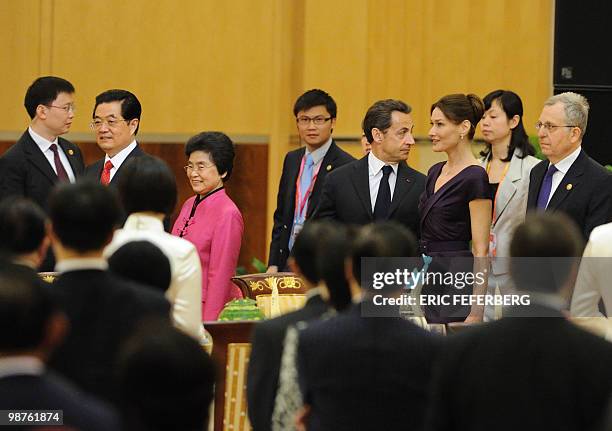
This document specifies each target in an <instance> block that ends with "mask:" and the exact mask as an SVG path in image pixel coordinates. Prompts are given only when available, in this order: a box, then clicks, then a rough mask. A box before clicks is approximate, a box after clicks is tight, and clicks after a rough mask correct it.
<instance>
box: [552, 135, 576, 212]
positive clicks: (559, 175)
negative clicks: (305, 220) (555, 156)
mask: <svg viewBox="0 0 612 431" xmlns="http://www.w3.org/2000/svg"><path fill="white" fill-rule="evenodd" d="M581 149H582V147H581V146H578V148H576V149H575V150H574V151H573V152H572V153H571V154H570V155H569V156H567V157H566V158H564V159H563V160H561V161H559V162H558V163H555V168H557V172H555V173H554V174H553V177H552V186H551V188H550V195H548V202H550V199H551V198H552V197H553V195H554V194H555V190H557V187H559V184H561V181H563V177H565V174H567V171H569V168H571V167H572V165H573V164H574V162H575V161H576V159H577V158H578V156H579V155H580V150H581ZM549 166H550V165H549ZM548 202H546V206H548Z"/></svg>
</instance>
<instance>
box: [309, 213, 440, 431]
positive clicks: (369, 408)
mask: <svg viewBox="0 0 612 431" xmlns="http://www.w3.org/2000/svg"><path fill="white" fill-rule="evenodd" d="M416 254H417V243H416V239H415V237H414V235H413V234H412V233H411V232H410V231H408V230H407V229H406V228H405V227H404V226H401V225H399V224H398V223H396V222H383V223H376V224H371V225H369V226H366V227H364V228H363V230H362V231H361V233H360V234H359V236H358V237H357V239H356V240H355V242H354V244H353V246H352V257H351V260H350V263H349V264H347V270H346V272H347V274H352V277H351V280H350V284H351V288H352V289H354V290H357V291H359V290H361V293H362V295H363V298H364V301H369V300H370V299H371V298H372V296H373V290H371V289H370V288H368V287H366V284H365V283H364V284H362V285H361V286H360V282H359V281H358V280H361V279H362V257H377V258H387V257H396V256H408V257H409V256H416ZM387 262H388V260H387ZM389 294H397V292H395V291H394V293H391V292H389ZM437 341H438V340H437V339H436V338H435V337H434V336H433V335H432V334H430V333H428V332H426V331H424V330H423V329H421V328H418V327H417V326H416V325H413V324H412V323H410V322H408V321H407V320H404V319H401V318H399V317H362V315H361V304H355V305H353V307H352V308H351V309H349V310H347V311H346V312H344V313H341V314H338V315H337V316H336V317H333V318H331V319H329V320H326V321H321V322H314V323H311V324H310V325H309V326H308V328H306V329H305V330H304V331H302V332H301V334H300V337H299V344H298V370H299V380H300V386H301V390H302V394H303V399H304V404H305V408H304V413H302V415H301V419H300V421H301V422H303V423H304V424H306V425H307V427H306V428H307V429H308V430H309V431H317V430H347V431H349V430H350V431H353V430H394V429H406V430H416V429H421V427H422V425H423V420H424V412H425V409H426V406H427V402H428V396H427V392H428V386H429V383H430V381H429V380H430V370H431V367H432V363H433V361H434V355H435V351H436V350H437Z"/></svg>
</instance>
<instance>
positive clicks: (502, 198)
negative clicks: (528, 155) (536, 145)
mask: <svg viewBox="0 0 612 431" xmlns="http://www.w3.org/2000/svg"><path fill="white" fill-rule="evenodd" d="M522 165H523V160H522V159H519V158H518V157H517V156H516V154H515V155H513V156H512V159H511V160H510V166H509V167H508V172H506V176H505V178H504V179H503V180H502V182H501V184H500V185H499V189H498V191H497V196H496V197H497V199H496V200H495V202H494V206H495V221H494V223H493V225H495V223H497V220H499V216H500V215H501V214H502V213H503V212H504V210H505V209H506V207H507V206H508V203H510V200H511V199H512V197H513V196H514V194H515V193H516V190H517V188H516V184H515V183H516V182H517V181H520V180H521V177H522Z"/></svg>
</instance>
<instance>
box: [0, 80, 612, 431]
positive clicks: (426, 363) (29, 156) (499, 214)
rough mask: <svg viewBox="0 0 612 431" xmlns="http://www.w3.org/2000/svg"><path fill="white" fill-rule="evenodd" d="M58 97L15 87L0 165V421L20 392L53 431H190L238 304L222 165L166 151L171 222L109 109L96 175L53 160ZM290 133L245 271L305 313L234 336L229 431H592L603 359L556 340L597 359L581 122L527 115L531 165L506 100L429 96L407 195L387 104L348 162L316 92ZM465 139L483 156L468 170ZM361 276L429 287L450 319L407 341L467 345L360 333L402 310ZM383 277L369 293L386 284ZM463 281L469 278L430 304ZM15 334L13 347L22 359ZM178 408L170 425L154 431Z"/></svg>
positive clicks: (398, 292)
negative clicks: (20, 130)
mask: <svg viewBox="0 0 612 431" xmlns="http://www.w3.org/2000/svg"><path fill="white" fill-rule="evenodd" d="M74 91H75V90H74V87H73V86H72V84H71V83H69V82H68V81H66V80H64V79H62V78H58V77H42V78H39V79H37V80H36V81H34V82H33V83H32V85H31V86H30V87H29V88H28V90H27V92H26V96H25V101H24V105H25V107H26V110H27V112H28V114H29V115H30V117H31V120H32V121H31V123H30V125H29V127H28V129H27V130H26V131H25V132H24V134H23V136H22V137H21V138H20V139H19V141H18V142H17V143H16V144H15V145H13V146H12V147H11V148H9V149H8V150H7V151H6V152H5V153H4V154H3V155H2V156H1V157H0V259H1V261H2V268H6V270H4V269H2V271H3V272H1V273H0V307H2V308H3V309H4V310H6V314H4V313H3V316H2V318H4V319H6V322H7V323H6V325H4V326H3V330H2V334H1V337H2V338H4V339H3V340H0V344H2V348H1V349H2V352H3V354H2V355H0V356H1V357H0V398H1V399H3V400H4V399H7V400H8V399H10V394H11V391H19V392H18V393H19V394H21V395H20V396H22V398H19V397H15V398H14V402H12V403H9V402H8V401H7V408H15V409H18V408H24V407H23V406H27V404H28V402H29V400H30V399H31V398H32V393H36V392H37V391H39V392H41V393H43V394H45V396H44V397H41V398H40V400H41V402H42V403H43V404H40V406H41V408H52V407H55V406H59V407H57V408H62V409H65V423H66V424H68V425H71V426H73V427H76V428H77V429H118V428H117V427H118V426H119V425H117V424H118V423H119V422H120V421H122V422H123V424H124V425H123V426H124V427H127V428H128V429H143V430H144V429H160V430H161V429H170V428H172V429H177V430H179V429H185V430H187V429H200V426H204V425H203V424H206V423H207V421H208V406H209V404H210V402H211V399H212V393H213V392H212V386H213V380H214V373H213V369H212V365H211V363H210V358H209V357H208V356H207V354H206V353H204V351H203V350H202V345H207V344H208V343H210V342H211V340H210V338H209V336H208V334H207V333H206V331H205V324H203V323H204V322H207V321H213V320H216V319H217V318H218V316H219V314H220V313H221V311H222V310H223V308H224V306H225V305H226V304H227V303H228V302H230V301H231V300H233V299H236V298H240V297H241V296H242V294H241V292H240V290H239V288H238V287H237V286H236V285H235V284H233V283H232V280H231V278H232V276H233V275H234V274H235V272H236V267H237V265H238V256H239V254H240V245H241V242H242V237H243V234H244V230H245V226H244V223H243V219H242V215H241V212H240V209H239V207H238V206H237V205H236V204H235V203H234V202H233V201H232V199H231V198H230V196H229V195H228V194H227V192H226V190H225V188H224V184H225V182H226V181H227V180H229V179H230V176H231V174H232V170H233V166H234V158H235V152H234V144H233V142H232V141H231V139H230V138H229V137H228V136H227V135H226V134H224V133H222V132H202V133H198V134H196V135H194V136H193V137H192V138H190V139H189V140H188V142H187V143H186V145H185V156H186V166H185V167H184V170H185V173H186V176H187V179H186V180H187V181H188V182H189V185H190V187H191V189H192V191H193V193H194V196H193V197H191V198H189V199H187V200H186V201H185V202H184V203H182V206H181V207H180V209H179V212H178V216H177V217H176V218H175V219H174V220H172V215H173V213H174V211H175V209H176V208H175V207H176V204H177V184H176V182H177V179H176V177H175V175H174V173H173V172H172V170H171V169H170V167H169V166H168V164H167V163H166V162H165V161H163V160H161V159H159V158H156V157H153V156H150V155H147V154H146V153H145V152H144V150H143V148H141V145H140V144H139V143H137V141H136V135H137V132H138V130H139V126H140V117H141V112H142V108H141V105H140V102H139V101H138V99H137V97H136V96H135V95H134V94H133V93H131V92H129V91H126V90H118V89H114V90H108V91H105V92H103V93H101V94H100V95H98V97H96V100H95V106H94V110H93V114H92V123H91V126H92V129H93V130H94V132H95V135H96V142H97V144H98V146H99V147H100V148H101V149H102V150H103V151H104V153H105V157H104V159H101V160H99V161H97V162H95V163H94V164H92V165H90V166H88V167H85V166H84V162H83V157H82V156H81V153H80V151H79V149H78V146H76V145H74V144H72V143H70V142H68V141H67V140H65V139H64V138H62V137H61V135H63V134H65V133H67V132H68V131H69V129H70V125H71V123H72V120H73V118H74V115H75V109H74V102H73V100H74ZM293 112H294V115H295V120H296V126H297V131H298V134H299V136H300V139H301V143H302V144H303V146H301V147H300V148H299V149H297V150H293V151H291V152H289V153H288V154H287V155H286V157H285V161H284V163H283V168H282V175H281V179H280V183H279V186H278V198H277V202H276V211H275V212H274V220H273V222H274V227H273V229H272V239H271V242H270V255H269V261H268V272H270V273H275V272H278V271H287V270H289V271H291V272H293V273H295V274H296V275H297V276H298V277H300V278H301V280H302V281H303V283H304V285H305V287H306V291H307V293H306V297H307V300H306V303H305V305H304V306H303V308H301V309H299V310H297V311H294V312H291V313H289V314H285V315H283V316H280V317H277V318H275V319H271V320H269V321H266V322H263V323H259V324H257V325H256V326H255V330H254V333H253V338H252V353H251V360H250V363H249V370H248V371H249V372H248V378H247V398H248V409H249V411H248V414H249V418H250V420H251V425H252V426H253V428H254V429H255V430H271V429H274V430H287V429H308V430H327V429H330V430H331V429H333V430H342V429H346V430H358V429H363V430H368V429H401V428H406V429H440V430H442V429H485V428H491V427H495V428H502V429H516V428H521V427H525V424H526V423H529V424H530V425H529V427H532V428H534V429H543V428H547V427H551V428H552V427H554V428H566V429H585V430H587V429H596V427H598V426H603V422H602V421H605V419H604V411H605V409H606V407H607V406H608V404H609V400H610V396H611V393H612V375H611V372H610V371H609V368H610V367H609V366H606V365H607V364H608V362H607V361H608V360H610V359H612V345H611V344H609V341H606V340H605V339H604V338H602V337H598V336H595V335H591V334H589V333H587V332H584V331H583V330H582V329H579V328H578V327H577V326H576V325H574V324H573V323H570V322H568V320H567V319H566V316H568V315H569V314H570V313H571V314H572V315H573V316H581V317H592V318H598V319H599V320H598V322H600V323H601V322H604V323H601V325H600V328H603V329H600V332H601V333H602V334H603V335H604V336H606V335H607V336H608V337H610V339H612V337H611V335H612V330H610V320H606V317H605V316H606V315H607V313H609V310H612V294H611V293H610V292H612V290H611V289H610V287H609V286H608V285H607V280H608V279H609V277H607V276H606V275H607V274H608V273H609V271H610V267H612V266H611V265H609V264H608V263H607V260H606V259H605V258H606V257H610V254H611V251H610V250H611V249H610V247H609V246H608V243H610V240H612V231H611V228H610V226H612V224H611V222H612V174H610V173H609V172H608V171H607V170H606V169H605V168H604V167H602V166H601V165H599V164H598V163H597V162H595V161H594V160H592V159H591V158H590V157H589V156H588V155H587V154H586V153H585V151H584V150H583V148H582V145H581V144H582V138H583V135H584V133H585V131H586V126H587V121H588V112H589V106H588V102H587V100H586V99H585V98H584V97H583V96H581V95H579V94H576V93H562V94H558V95H555V96H552V97H550V98H549V99H548V100H546V101H545V102H544V106H543V108H542V111H541V114H540V116H539V119H538V122H537V123H536V126H535V127H536V130H537V134H538V138H539V143H540V149H541V153H542V155H543V160H538V159H536V158H535V157H533V155H534V154H535V149H534V147H533V146H532V144H531V143H530V142H529V140H528V136H527V133H526V131H525V126H524V124H523V105H522V101H521V99H520V97H519V96H518V95H517V94H516V93H514V92H512V91H506V90H496V91H493V92H491V93H489V94H487V95H486V96H485V97H484V98H483V99H481V98H480V97H478V96H477V95H474V94H449V95H445V96H443V97H441V98H440V99H438V100H437V101H435V102H434V103H433V104H432V106H431V110H430V116H431V129H430V130H429V138H430V140H431V143H432V150H433V151H435V152H441V153H445V154H446V156H447V159H446V161H443V162H440V163H437V164H435V165H433V166H432V167H431V168H430V169H429V171H428V172H427V174H426V175H425V174H424V173H421V172H418V171H417V170H416V169H414V168H413V167H410V166H409V165H408V163H407V159H408V156H409V153H410V151H411V149H412V147H413V146H414V144H415V139H414V120H413V116H412V115H413V112H412V108H411V107H410V105H408V104H407V103H406V102H404V101H402V100H397V99H384V100H379V101H377V102H375V103H374V104H372V106H371V107H370V108H369V109H368V110H367V112H366V113H365V116H364V119H363V123H362V129H363V139H362V145H363V149H364V153H365V155H364V157H363V158H361V159H360V160H354V159H353V158H352V156H350V155H349V154H348V153H346V152H344V151H343V150H341V149H340V148H339V147H338V145H337V144H336V142H335V141H334V139H333V137H332V134H333V128H334V126H335V124H336V116H337V106H336V103H335V101H334V100H333V98H332V97H331V96H330V95H329V94H328V93H326V92H325V91H322V90H319V89H313V90H309V91H307V92H305V93H304V94H302V95H300V96H299V97H298V99H297V100H296V103H295V105H294V107H293ZM479 123H481V127H482V134H483V137H484V140H485V143H486V146H485V149H484V151H483V152H482V153H481V155H480V156H481V157H480V158H477V157H475V156H474V153H473V152H472V144H473V139H474V136H475V132H476V127H477V125H478V124H479ZM363 141H365V142H363ZM182 181H184V179H182ZM585 244H586V248H585ZM581 256H584V258H583V259H582V262H579V259H576V258H579V257H581ZM365 258H380V259H382V260H381V262H391V260H390V259H389V258H404V259H411V260H410V261H411V262H421V263H422V265H424V268H426V267H428V268H429V271H430V272H435V271H438V272H444V273H446V274H450V275H451V279H450V280H451V281H450V282H449V281H447V280H444V281H438V282H434V283H426V284H424V286H423V294H424V296H427V297H436V298H443V297H448V298H450V299H449V301H450V302H451V303H450V304H449V303H443V302H437V303H435V304H433V305H432V304H431V303H429V304H426V305H422V307H420V308H421V311H422V313H423V315H424V317H425V318H426V319H427V321H428V322H429V323H437V324H450V323H452V322H463V323H465V324H475V325H474V326H475V327H474V328H472V329H471V330H468V331H466V332H465V334H461V335H456V336H449V337H439V336H437V335H434V334H433V333H432V332H428V331H427V330H425V329H423V328H419V327H417V326H416V325H414V324H413V323H411V322H410V321H408V320H406V319H404V318H402V316H401V308H394V307H391V308H389V309H385V310H386V311H389V310H390V312H391V314H392V315H393V316H392V317H388V315H387V314H385V316H387V317H364V311H363V310H364V308H363V307H364V306H366V307H367V306H369V305H371V304H374V303H376V301H378V300H379V299H376V298H378V297H381V296H383V297H384V298H385V301H386V303H387V304H399V302H400V301H401V300H402V298H403V297H404V296H405V295H404V292H405V290H406V283H396V285H393V283H389V285H388V286H385V288H383V289H382V291H379V290H377V288H375V287H373V285H372V284H371V283H370V282H369V281H368V280H367V277H364V274H370V272H369V271H370V267H369V266H368V265H369V264H368V263H367V259H366V260H363V259H365ZM523 258H534V259H536V262H537V263H536V264H535V266H529V265H528V264H527V263H524V262H525V261H523V260H521V259H523ZM553 258H555V259H568V260H566V261H563V260H562V261H559V260H550V259H553ZM546 259H549V260H546ZM440 262H443V263H440ZM517 262H520V264H519V263H517ZM559 262H563V263H562V264H560V263H559ZM387 264H388V265H391V266H392V263H382V264H381V265H382V267H381V268H383V269H382V270H381V271H383V272H386V273H389V272H393V271H392V269H391V266H390V267H389V268H388V269H385V268H386V266H385V265H387ZM46 271H55V272H56V273H57V278H56V279H55V281H54V283H53V284H52V285H46V284H45V283H43V282H42V281H41V279H40V277H37V274H36V273H37V272H46ZM424 271H426V270H424ZM466 272H472V273H473V274H481V273H484V274H487V275H486V276H485V277H484V278H483V279H474V280H472V281H470V282H467V283H462V285H461V286H459V285H458V284H457V283H456V282H454V281H453V280H456V279H457V278H453V277H455V276H456V275H457V274H462V273H466ZM574 286H575V289H574ZM17 290H19V292H17ZM519 294H521V295H523V296H525V295H526V296H527V297H529V298H530V300H529V301H528V303H521V304H519V305H516V304H513V305H510V306H507V307H503V308H501V307H494V306H493V305H492V304H493V303H494V301H493V300H491V301H485V302H484V303H482V302H480V301H479V300H472V299H473V298H477V297H486V298H490V297H501V298H502V299H501V301H502V303H503V304H506V301H505V300H506V299H508V301H510V302H511V301H513V300H514V298H515V297H517V296H518V295H519ZM506 305H507V304H506ZM394 313H397V315H396V314H394ZM501 316H503V318H502V319H501V320H496V319H498V318H499V317H501ZM494 320H495V321H494ZM15 321H19V324H20V325H24V328H21V326H19V327H16V326H11V323H10V322H15ZM483 322H486V323H484V324H483ZM13 328H15V329H13ZM21 331H24V333H27V334H30V337H29V338H28V337H25V338H24V340H25V341H24V342H23V344H20V341H19V340H16V339H15V336H16V335H15V334H17V333H21ZM606 331H607V333H606ZM213 341H214V340H213ZM5 343H6V344H5ZM164 365H166V366H167V368H163V366H164ZM218 365H221V366H223V365H224V364H218ZM185 373H188V374H189V376H188V377H190V378H188V379H185V376H186V374H185ZM160 374H163V375H164V377H163V378H161V377H160ZM56 375H57V376H61V377H57V376H56ZM15 376H17V377H18V378H15ZM21 376H28V379H25V378H24V379H22V378H21ZM34 377H36V378H34ZM64 379H65V380H66V381H64ZM22 380H23V381H22ZM68 382H70V383H68ZM175 384H176V387H174V386H173V385H175ZM190 385H193V386H190ZM181 388H184V389H181ZM174 391H176V393H174V394H173V392H174ZM184 391H188V392H189V393H191V394H194V396H193V398H190V397H184ZM81 392H82V393H85V394H86V395H85V396H81V395H80V394H81ZM16 393H17V392H16ZM491 394H496V395H494V396H491ZM517 394H518V395H517ZM520 394H524V395H522V396H521V395H520ZM45 403H47V404H48V407H45V405H46V404H45ZM9 404H10V405H9ZM38 405H39V404H36V405H34V404H33V406H34V407H33V408H35V407H36V406H38ZM160 406H163V407H164V408H163V409H161V410H160V409H159V407H160ZM3 408H4V407H3ZM182 409H185V412H188V413H185V416H184V422H183V423H177V422H171V423H168V422H165V421H167V417H168V416H167V415H170V416H174V415H177V414H178V413H177V412H181V410H182ZM509 412H512V413H509ZM92 420H93V422H95V423H96V425H91V424H90V422H92ZM602 429H603V428H602Z"/></svg>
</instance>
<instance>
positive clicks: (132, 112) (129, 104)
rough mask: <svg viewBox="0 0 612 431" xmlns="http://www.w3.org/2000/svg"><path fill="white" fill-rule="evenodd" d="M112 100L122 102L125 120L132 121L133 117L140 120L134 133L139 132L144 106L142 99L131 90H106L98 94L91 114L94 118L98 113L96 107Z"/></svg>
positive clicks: (122, 112)
mask: <svg viewBox="0 0 612 431" xmlns="http://www.w3.org/2000/svg"><path fill="white" fill-rule="evenodd" d="M112 102H120V103H121V116H122V117H123V119H124V120H126V121H128V122H129V121H130V120H133V119H137V120H138V125H137V126H136V130H135V131H134V135H136V134H138V128H139V127H140V115H141V114H142V106H140V101H139V100H138V98H137V97H136V96H135V95H134V94H133V93H131V92H129V91H127V90H119V89H113V90H106V91H105V92H103V93H100V94H98V95H97V96H96V104H95V105H94V109H93V113H92V114H91V116H92V118H93V117H94V116H95V115H96V108H97V107H98V105H100V104H102V103H112Z"/></svg>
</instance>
